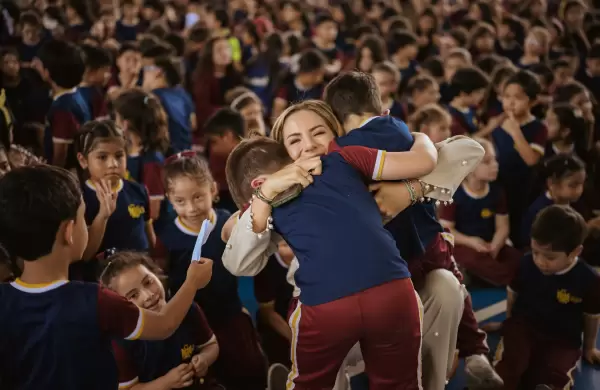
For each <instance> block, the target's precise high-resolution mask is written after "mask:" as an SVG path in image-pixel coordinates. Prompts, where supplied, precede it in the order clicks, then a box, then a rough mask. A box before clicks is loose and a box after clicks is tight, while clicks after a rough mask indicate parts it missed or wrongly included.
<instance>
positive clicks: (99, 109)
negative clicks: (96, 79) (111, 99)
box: [92, 91, 108, 119]
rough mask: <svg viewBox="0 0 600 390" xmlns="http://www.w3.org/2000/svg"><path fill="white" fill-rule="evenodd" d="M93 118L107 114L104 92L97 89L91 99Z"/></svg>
mask: <svg viewBox="0 0 600 390" xmlns="http://www.w3.org/2000/svg"><path fill="white" fill-rule="evenodd" d="M92 106H93V111H94V112H93V115H94V119H96V118H100V117H103V116H106V115H108V103H107V101H106V94H105V93H102V92H101V91H98V93H96V94H95V95H94V97H93V101H92Z"/></svg>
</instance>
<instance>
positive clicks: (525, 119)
mask: <svg viewBox="0 0 600 390" xmlns="http://www.w3.org/2000/svg"><path fill="white" fill-rule="evenodd" d="M540 92H541V87H540V83H539V82H538V80H537V78H536V76H535V75H534V74H533V73H531V72H528V71H525V70H522V71H519V72H517V73H516V74H515V75H514V76H513V77H511V78H510V79H508V80H507V82H506V84H505V86H504V91H503V92H502V106H503V109H504V112H505V114H506V119H505V120H504V122H502V124H501V125H500V126H499V127H497V128H496V129H494V130H493V131H492V139H493V142H494V145H495V146H496V151H497V153H498V165H499V171H498V179H499V181H500V183H501V184H502V185H503V186H504V191H505V192H506V200H507V204H508V214H509V215H510V217H511V218H510V238H511V240H512V242H513V243H514V244H515V245H516V247H517V248H518V247H520V246H522V245H524V244H527V243H521V242H520V232H519V231H520V228H521V226H520V220H519V216H520V215H523V212H524V211H525V209H526V208H527V205H528V202H529V193H530V191H531V188H530V187H531V184H530V183H531V180H532V178H533V169H532V167H533V166H534V165H536V164H537V163H538V161H539V160H540V158H541V157H542V156H543V155H544V146H545V145H546V140H547V138H548V131H547V129H546V126H544V124H543V123H542V122H541V121H540V120H538V119H537V118H536V117H535V116H533V114H532V113H531V109H532V107H533V106H534V105H535V103H536V98H537V96H538V95H539V94H540Z"/></svg>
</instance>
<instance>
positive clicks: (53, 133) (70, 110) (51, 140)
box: [36, 41, 92, 168]
mask: <svg viewBox="0 0 600 390" xmlns="http://www.w3.org/2000/svg"><path fill="white" fill-rule="evenodd" d="M37 56H38V59H39V61H38V62H37V63H36V66H37V67H38V68H39V69H38V71H39V72H40V74H41V75H42V78H43V79H44V81H46V82H48V83H49V84H50V86H51V88H52V98H53V101H52V105H51V106H50V110H49V111H48V114H47V127H46V132H45V134H44V148H45V157H46V161H48V162H49V163H52V164H53V165H56V166H59V167H66V168H73V167H75V165H76V163H77V161H76V159H75V153H74V152H73V148H72V146H71V145H72V144H73V140H74V138H75V135H76V134H77V131H78V130H79V127H80V126H81V125H83V124H84V123H85V122H87V121H90V120H92V114H91V112H90V109H89V107H88V105H87V103H86V101H85V99H84V98H83V96H82V95H81V93H80V92H79V90H78V89H77V86H78V85H79V83H80V82H81V80H82V78H83V73H84V71H85V64H84V62H83V55H82V52H81V50H80V49H79V48H78V47H77V46H74V45H73V44H71V43H68V42H65V41H50V42H47V43H45V44H44V45H43V46H42V47H41V48H40V50H39V52H38V55H37Z"/></svg>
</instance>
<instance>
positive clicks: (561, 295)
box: [556, 289, 581, 305]
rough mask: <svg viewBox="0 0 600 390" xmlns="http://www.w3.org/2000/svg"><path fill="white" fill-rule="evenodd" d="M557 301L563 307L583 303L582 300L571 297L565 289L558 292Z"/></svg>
mask: <svg viewBox="0 0 600 390" xmlns="http://www.w3.org/2000/svg"><path fill="white" fill-rule="evenodd" d="M556 300H557V301H558V303H562V304H563V305H566V304H569V303H581V298H579V297H576V296H574V295H571V293H570V292H568V291H567V290H565V289H560V290H558V291H557V292H556Z"/></svg>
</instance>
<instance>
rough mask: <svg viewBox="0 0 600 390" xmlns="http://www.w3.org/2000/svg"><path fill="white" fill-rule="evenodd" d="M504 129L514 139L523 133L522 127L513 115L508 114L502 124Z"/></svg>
mask: <svg viewBox="0 0 600 390" xmlns="http://www.w3.org/2000/svg"><path fill="white" fill-rule="evenodd" d="M502 128H503V129H504V131H506V132H507V133H508V134H509V135H510V136H511V137H514V136H515V135H517V134H519V133H520V132H521V125H520V124H519V122H517V120H516V119H515V115H514V114H512V113H508V117H507V118H506V119H505V120H504V122H502Z"/></svg>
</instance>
